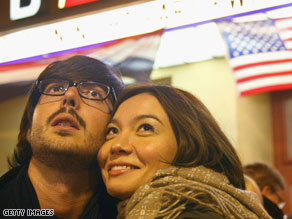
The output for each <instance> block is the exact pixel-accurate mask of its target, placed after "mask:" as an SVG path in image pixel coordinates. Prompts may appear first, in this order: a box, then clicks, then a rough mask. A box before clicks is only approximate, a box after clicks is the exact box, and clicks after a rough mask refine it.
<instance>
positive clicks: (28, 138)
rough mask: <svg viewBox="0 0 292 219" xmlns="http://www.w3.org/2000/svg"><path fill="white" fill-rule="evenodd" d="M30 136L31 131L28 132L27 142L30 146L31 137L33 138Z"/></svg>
mask: <svg viewBox="0 0 292 219" xmlns="http://www.w3.org/2000/svg"><path fill="white" fill-rule="evenodd" d="M30 134H31V129H28V130H27V132H26V140H27V141H28V143H29V144H30V140H31V139H30V138H31V137H30V136H31V135H30Z"/></svg>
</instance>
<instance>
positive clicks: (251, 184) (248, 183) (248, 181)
mask: <svg viewBox="0 0 292 219" xmlns="http://www.w3.org/2000/svg"><path fill="white" fill-rule="evenodd" d="M244 181H245V190H248V191H252V192H254V193H255V194H256V195H257V197H258V199H259V200H260V202H261V204H264V200H263V196H262V193H261V190H260V188H259V186H258V185H257V183H256V182H255V181H254V180H253V179H252V178H251V177H249V176H247V175H246V174H244Z"/></svg>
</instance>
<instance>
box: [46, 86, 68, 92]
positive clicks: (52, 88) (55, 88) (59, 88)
mask: <svg viewBox="0 0 292 219" xmlns="http://www.w3.org/2000/svg"><path fill="white" fill-rule="evenodd" d="M64 90H65V89H64V86H61V85H51V86H48V87H47V88H46V90H45V91H46V92H47V93H59V92H63V91H64Z"/></svg>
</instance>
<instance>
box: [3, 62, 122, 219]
mask: <svg viewBox="0 0 292 219" xmlns="http://www.w3.org/2000/svg"><path fill="white" fill-rule="evenodd" d="M123 87H124V85H123V83H122V81H121V79H120V77H119V74H118V73H117V72H115V71H114V69H112V68H111V67H110V66H108V65H106V64H104V63H103V62H101V61H99V60H97V59H94V58H90V57H86V56H73V57H71V58H68V59H66V60H63V61H56V62H53V63H51V64H50V65H49V66H48V67H46V68H45V70H44V71H43V72H42V73H41V74H40V75H39V77H38V78H37V80H36V81H35V83H34V84H33V86H32V88H31V91H30V94H29V97H28V101H27V104H26V107H25V110H24V113H23V116H22V120H21V124H20V132H19V136H18V143H17V146H16V148H15V150H14V153H13V156H12V158H11V159H10V160H9V161H10V162H9V163H10V166H11V170H10V171H9V172H7V173H6V174H4V175H3V176H2V177H1V178H0V209H1V215H2V214H5V212H6V211H3V209H26V210H27V211H26V213H25V214H24V215H23V216H24V217H25V216H29V215H27V214H28V213H29V212H28V210H29V209H30V210H38V209H43V210H44V211H40V210H39V211H34V212H33V213H32V214H33V215H32V216H36V215H40V214H41V215H43V214H46V215H45V216H52V215H54V216H53V217H55V218H101V216H102V211H104V212H105V215H104V218H111V217H112V218H114V217H115V215H114V213H115V210H114V208H113V207H112V206H108V208H109V209H107V206H102V205H104V204H106V200H109V202H108V204H110V203H111V202H110V201H112V200H110V199H108V198H106V196H104V195H105V194H104V193H105V192H104V191H105V188H104V185H103V183H102V180H101V177H100V175H98V174H96V173H97V172H99V168H98V163H97V161H96V154H97V151H98V149H99V148H100V146H101V145H102V144H103V142H104V138H105V128H106V124H107V123H108V121H109V119H110V113H111V110H112V107H113V104H114V102H115V100H116V95H117V94H118V93H120V91H121V90H122V89H123ZM45 209H49V210H50V211H48V212H46V210H45ZM106 210H108V212H106ZM30 214H31V212H30ZM48 214H49V215H48Z"/></svg>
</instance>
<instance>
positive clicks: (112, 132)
mask: <svg viewBox="0 0 292 219" xmlns="http://www.w3.org/2000/svg"><path fill="white" fill-rule="evenodd" d="M106 134H107V135H114V134H118V129H117V128H114V127H110V128H108V129H107V132H106Z"/></svg>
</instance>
